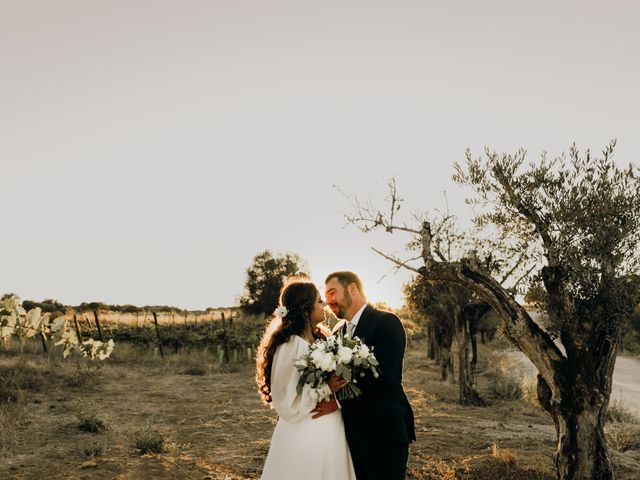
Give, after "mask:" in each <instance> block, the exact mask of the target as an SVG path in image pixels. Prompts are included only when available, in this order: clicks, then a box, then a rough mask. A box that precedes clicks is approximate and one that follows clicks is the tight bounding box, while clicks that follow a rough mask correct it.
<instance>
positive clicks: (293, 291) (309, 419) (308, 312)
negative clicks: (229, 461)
mask: <svg viewBox="0 0 640 480" xmlns="http://www.w3.org/2000/svg"><path fill="white" fill-rule="evenodd" d="M324 305H325V303H324V301H323V300H322V298H321V297H320V293H319V292H318V289H317V288H316V286H315V285H314V284H313V283H312V282H310V281H309V280H306V279H294V280H292V281H290V282H288V283H287V284H285V286H284V287H283V289H282V291H281V293H280V306H279V307H278V308H277V309H276V316H275V317H274V318H273V320H271V322H270V324H269V325H268V326H267V328H266V330H265V333H264V335H263V337H262V340H261V342H260V346H259V347H258V352H257V356H256V381H257V383H258V387H259V392H260V395H261V396H262V400H263V401H264V402H265V403H266V404H271V406H272V408H275V410H276V412H277V414H278V417H279V418H278V423H277V425H276V428H275V430H274V432H273V436H272V437H271V446H270V448H269V453H268V454H267V459H266V462H265V465H264V469H263V471H262V477H261V478H262V480H272V479H273V480H275V479H277V480H288V479H290V480H298V479H300V478H303V477H304V478H305V480H355V478H356V476H355V473H354V470H353V463H352V462H351V455H350V453H349V447H348V445H347V440H346V437H345V433H344V424H343V422H342V414H341V412H340V410H337V409H336V410H334V411H332V412H331V413H328V414H324V415H321V416H319V415H318V414H316V415H313V414H314V412H318V411H327V410H326V409H316V400H314V399H313V398H311V397H310V396H309V395H308V389H305V390H303V392H302V394H300V395H299V394H298V393H297V391H296V386H297V384H298V379H299V378H300V374H299V372H298V370H297V369H296V367H295V366H294V364H293V363H294V361H295V359H296V358H298V357H300V356H302V355H304V354H305V353H306V351H307V349H308V348H309V344H310V343H312V342H313V341H314V340H315V339H317V338H320V337H324V334H323V333H321V332H320V330H319V329H318V324H319V323H320V322H322V321H323V320H324V313H323V307H324ZM344 383H345V381H344V380H342V379H339V378H338V377H336V376H335V375H333V376H332V378H331V379H330V381H329V387H330V388H331V390H332V391H334V392H335V391H336V390H338V389H339V388H341V387H343V386H344ZM332 401H333V402H335V400H333V399H332Z"/></svg>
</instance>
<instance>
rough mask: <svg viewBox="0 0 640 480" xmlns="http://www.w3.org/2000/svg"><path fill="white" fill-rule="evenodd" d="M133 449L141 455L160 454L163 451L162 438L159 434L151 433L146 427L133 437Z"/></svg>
mask: <svg viewBox="0 0 640 480" xmlns="http://www.w3.org/2000/svg"><path fill="white" fill-rule="evenodd" d="M133 447H134V448H135V449H136V450H138V451H139V452H140V453H141V454H142V455H144V454H146V453H162V452H163V451H164V437H163V436H162V434H161V433H159V432H152V431H150V430H149V428H148V427H147V428H146V429H144V430H143V431H141V432H139V433H138V434H137V435H136V436H135V439H134V443H133Z"/></svg>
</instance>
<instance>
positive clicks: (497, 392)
mask: <svg viewBox="0 0 640 480" xmlns="http://www.w3.org/2000/svg"><path fill="white" fill-rule="evenodd" d="M489 394H490V395H491V397H493V398H495V399H496V400H507V401H511V400H520V399H521V398H522V396H523V394H522V386H521V385H520V382H518V381H516V380H512V379H510V378H495V379H492V380H491V381H490V382H489Z"/></svg>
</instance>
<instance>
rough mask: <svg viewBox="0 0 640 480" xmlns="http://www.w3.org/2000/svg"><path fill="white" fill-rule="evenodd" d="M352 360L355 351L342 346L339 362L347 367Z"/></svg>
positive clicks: (339, 350)
mask: <svg viewBox="0 0 640 480" xmlns="http://www.w3.org/2000/svg"><path fill="white" fill-rule="evenodd" d="M352 358H353V350H351V349H350V348H349V347H344V346H342V347H340V348H339V349H338V360H339V361H340V363H343V364H345V365H347V364H348V363H349V362H351V359H352Z"/></svg>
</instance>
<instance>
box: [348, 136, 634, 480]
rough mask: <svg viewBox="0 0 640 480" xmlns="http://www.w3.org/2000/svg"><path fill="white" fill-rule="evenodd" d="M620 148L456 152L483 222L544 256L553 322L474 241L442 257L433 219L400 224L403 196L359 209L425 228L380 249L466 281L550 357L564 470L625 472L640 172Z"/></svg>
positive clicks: (506, 323) (520, 340) (598, 475)
mask: <svg viewBox="0 0 640 480" xmlns="http://www.w3.org/2000/svg"><path fill="white" fill-rule="evenodd" d="M614 148H615V141H612V142H610V143H609V144H608V145H607V147H606V148H605V149H604V151H603V152H602V155H601V156H594V155H592V153H591V152H590V151H589V150H587V151H586V152H580V151H579V150H578V148H577V147H576V146H575V145H572V146H571V148H570V150H569V153H568V155H565V154H562V155H560V156H559V157H556V158H553V159H549V158H548V157H547V155H546V154H543V155H542V158H541V160H540V161H539V162H537V163H528V164H527V163H525V160H526V151H524V150H519V151H517V152H516V153H515V154H498V153H496V152H495V151H492V150H489V149H486V150H485V152H484V155H481V156H479V157H476V158H474V157H473V156H472V155H471V152H470V151H467V153H466V160H465V161H464V162H462V163H456V164H455V174H454V180H455V181H456V182H457V183H458V184H460V185H462V186H466V187H471V188H472V189H473V191H474V194H473V196H472V197H471V198H470V199H469V202H471V203H473V204H475V206H476V209H477V212H476V216H475V224H476V226H477V227H478V228H481V229H484V230H485V231H489V232H491V233H492V234H493V235H494V236H495V237H496V238H498V239H499V240H500V241H501V242H502V243H503V244H504V245H509V246H510V247H511V248H513V253H514V255H522V256H523V258H526V261H525V262H524V263H523V264H522V265H521V267H520V268H523V269H524V273H525V274H526V273H527V272H528V271H529V270H528V268H529V267H528V265H530V264H533V265H534V267H535V268H534V270H532V271H531V273H530V274H529V275H528V276H527V278H528V280H529V286H531V285H533V284H535V283H537V282H540V283H541V284H542V285H543V287H544V291H545V295H543V296H542V298H543V299H544V308H545V310H546V313H547V315H548V319H549V320H548V324H547V325H545V326H543V325H540V324H538V323H536V322H535V321H534V320H533V319H532V317H531V316H530V315H529V313H528V312H527V310H525V308H524V306H523V305H521V304H520V303H519V301H518V300H517V295H516V292H514V290H513V289H510V288H508V287H505V285H504V282H501V281H500V280H501V279H500V278H498V277H497V276H496V275H495V274H492V273H491V272H490V270H489V269H487V268H485V266H484V265H483V264H482V262H480V261H479V260H478V256H477V255H475V254H474V253H473V252H471V253H467V254H465V255H461V256H460V257H459V258H456V259H455V260H446V261H445V260H444V259H442V258H441V256H439V255H438V254H437V251H436V250H437V244H438V240H437V238H438V231H437V228H433V226H432V224H431V223H430V222H429V221H427V220H424V221H422V222H421V224H420V226H419V228H407V226H406V225H394V223H393V217H394V214H395V212H397V208H398V207H397V205H395V204H394V203H395V201H394V200H392V201H391V205H392V213H391V214H389V215H387V216H386V217H385V216H380V217H373V218H364V219H363V218H361V219H360V220H359V221H360V222H361V223H362V224H364V225H365V226H366V227H367V228H368V229H372V228H377V227H380V226H384V228H385V229H386V230H387V231H390V232H393V231H395V230H400V231H406V232H408V233H411V234H413V235H414V240H413V242H414V243H419V244H420V247H419V249H420V255H418V256H417V257H413V258H411V259H409V260H402V259H399V258H397V257H394V256H390V255H386V254H384V253H382V252H379V253H381V254H382V255H384V256H385V257H386V258H387V259H389V260H391V261H393V262H394V263H396V265H397V266H398V267H404V268H408V269H410V270H413V271H414V272H416V273H418V274H420V275H422V276H423V277H424V278H426V279H429V280H440V281H448V282H452V283H455V284H458V285H461V286H464V287H466V288H468V289H470V290H472V291H473V292H475V293H476V294H477V295H478V296H480V297H481V298H482V299H483V300H484V301H486V302H487V303H488V304H489V305H490V306H491V307H492V308H493V309H494V310H495V311H496V312H498V314H499V315H500V316H501V319H502V330H503V331H504V334H505V335H506V337H507V338H508V339H509V340H511V342H513V343H514V344H515V345H516V346H517V347H518V348H519V349H520V350H521V351H522V352H524V353H525V355H526V356H527V357H528V358H529V359H530V360H531V361H532V362H533V364H534V365H535V366H536V368H537V369H538V372H539V374H538V389H537V390H538V399H539V401H540V403H541V405H542V406H543V407H544V408H545V410H546V411H547V412H548V413H549V414H550V415H551V417H552V419H553V421H554V423H555V426H556V433H557V448H556V456H555V458H556V469H557V476H558V478H559V479H561V480H569V479H571V480H575V479H585V480H586V479H613V478H614V472H613V468H612V465H611V460H610V457H609V454H608V451H607V444H606V439H605V436H604V431H603V424H604V418H605V412H606V408H607V405H608V402H609V397H610V394H611V382H612V374H613V368H614V365H615V360H616V350H617V348H618V344H619V342H620V336H621V331H622V326H623V325H624V323H625V322H626V320H627V319H628V318H629V316H630V315H631V314H632V312H633V309H634V307H635V306H636V305H637V303H638V281H637V272H638V267H639V266H640V255H639V248H638V244H639V242H640V178H639V177H638V173H639V172H638V168H637V167H635V166H634V165H629V166H628V167H626V168H620V167H619V166H618V165H617V164H616V162H615V161H614V160H613V153H614ZM416 262H420V263H421V265H420V264H418V265H416ZM554 339H555V340H556V342H554Z"/></svg>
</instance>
